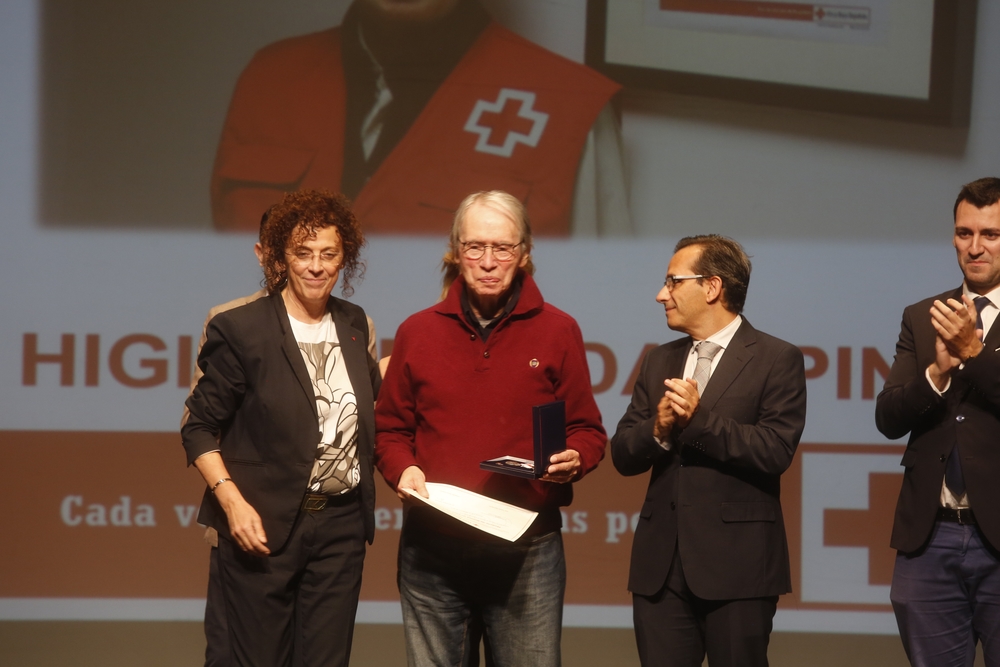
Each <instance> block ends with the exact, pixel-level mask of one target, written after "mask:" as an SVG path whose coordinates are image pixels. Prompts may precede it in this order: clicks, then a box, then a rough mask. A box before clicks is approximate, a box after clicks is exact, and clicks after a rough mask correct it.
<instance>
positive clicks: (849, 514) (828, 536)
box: [823, 472, 903, 586]
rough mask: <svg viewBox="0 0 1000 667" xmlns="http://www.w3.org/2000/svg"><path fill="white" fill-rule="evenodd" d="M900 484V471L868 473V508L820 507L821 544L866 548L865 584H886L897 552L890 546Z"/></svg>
mask: <svg viewBox="0 0 1000 667" xmlns="http://www.w3.org/2000/svg"><path fill="white" fill-rule="evenodd" d="M902 484H903V475H901V474H900V473H882V472H872V473H869V474H868V509H866V510H848V509H832V508H828V509H825V510H823V544H824V545H825V546H831V547H865V548H867V549H868V583H869V584H870V585H872V586H878V585H882V586H888V585H889V584H891V583H892V568H893V566H894V565H895V563H896V551H895V550H894V549H893V548H892V547H890V546H889V535H890V534H891V533H892V520H893V516H894V514H895V509H896V497H897V496H898V495H899V487H900V486H902Z"/></svg>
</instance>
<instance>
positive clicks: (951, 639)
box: [875, 178, 1000, 667]
mask: <svg viewBox="0 0 1000 667" xmlns="http://www.w3.org/2000/svg"><path fill="white" fill-rule="evenodd" d="M954 216H955V235H954V240H953V242H954V245H955V250H956V251H957V253H958V264H959V266H960V267H961V269H962V274H963V275H964V278H965V280H964V282H963V284H962V286H961V287H959V288H958V289H954V290H951V291H950V292H945V293H944V294H939V295H938V296H935V297H931V298H930V299H926V300H924V301H921V302H920V303H916V304H914V305H912V306H910V307H908V308H907V309H906V310H904V311H903V325H902V329H901V331H900V333H899V342H897V343H896V356H895V358H894V359H893V362H892V369H891V370H890V371H889V378H888V379H887V380H886V383H885V388H884V389H883V390H882V393H880V394H879V396H878V400H877V402H876V408H875V420H876V423H877V424H878V429H879V430H880V431H881V432H882V433H884V434H885V435H886V436H887V437H889V438H899V437H902V436H904V435H906V434H907V433H909V435H910V439H909V442H908V443H907V446H906V452H905V453H904V454H903V460H902V462H901V463H902V465H903V466H904V468H905V472H904V474H903V487H902V489H901V490H900V492H899V502H898V503H897V504H896V518H895V521H894V523H893V526H892V540H891V542H890V545H891V546H892V547H893V548H894V549H896V552H897V555H896V567H895V571H894V573H893V577H892V588H891V591H890V598H891V599H892V607H893V610H894V611H895V612H896V622H897V624H898V625H899V634H900V636H901V637H902V639H903V646H904V647H905V649H906V655H907V657H909V659H910V663H911V664H913V665H917V666H922V665H935V666H937V665H967V666H968V667H971V666H972V664H973V660H974V659H975V652H976V641H977V640H982V643H983V653H984V655H985V658H986V664H987V665H997V664H1000V643H998V642H1000V558H998V551H997V548H998V547H1000V484H998V483H997V482H998V479H1000V327H997V326H994V323H995V321H996V318H997V313H998V312H1000V311H998V308H997V306H998V304H1000V179H998V178H982V179H979V180H977V181H973V182H972V183H969V184H968V185H966V186H964V187H963V188H962V191H961V192H960V193H959V195H958V199H957V200H956V201H955V208H954Z"/></svg>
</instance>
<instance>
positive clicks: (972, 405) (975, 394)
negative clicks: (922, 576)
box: [875, 288, 1000, 553]
mask: <svg viewBox="0 0 1000 667" xmlns="http://www.w3.org/2000/svg"><path fill="white" fill-rule="evenodd" d="M961 298H962V290H961V288H960V289H957V290H954V291H951V292H945V293H944V294H939V295H938V296H935V297H931V298H930V299H925V300H924V301H921V302H919V303H915V304H913V305H912V306H909V307H907V308H906V310H904V311H903V324H902V328H901V329H900V332H899V342H897V343H896V356H895V358H894V359H893V362H892V368H891V369H890V371H889V378H888V379H887V380H886V382H885V387H884V388H883V389H882V392H881V393H880V394H879V395H878V399H877V401H876V403H875V423H876V424H877V426H878V430H879V431H881V432H882V433H883V434H884V435H885V436H886V437H887V438H893V439H895V438H901V437H902V436H904V435H906V434H907V433H909V434H910V440H909V443H908V444H907V446H906V451H905V452H904V453H903V460H902V462H901V464H902V465H903V466H904V468H905V472H904V474H903V487H902V489H900V492H899V501H898V502H897V503H896V518H895V521H894V522H893V525H892V540H891V542H890V544H891V546H892V547H893V548H894V549H898V550H899V551H902V552H903V553H912V552H914V551H917V550H919V549H920V548H921V547H922V546H923V545H924V543H926V542H927V540H928V538H929V537H930V534H931V529H932V528H933V527H934V519H935V517H936V514H937V509H938V507H939V506H940V504H941V500H940V498H941V483H942V480H943V479H944V469H945V464H946V462H947V460H948V456H949V455H950V454H951V450H952V448H953V447H954V446H955V445H956V444H960V447H961V452H962V471H963V473H964V475H965V487H966V491H967V492H968V494H969V504H970V505H971V506H972V508H973V509H974V510H975V512H976V521H977V522H978V523H979V527H980V529H982V531H983V533H984V534H985V535H986V539H987V540H989V542H990V544H992V545H994V546H1000V352H998V349H1000V320H998V321H997V322H996V323H995V324H994V325H993V326H992V327H991V328H990V332H989V335H988V336H987V337H986V341H985V348H984V349H983V351H982V352H981V353H980V354H979V355H977V356H976V357H975V358H973V359H970V360H969V361H968V362H967V363H966V364H965V366H964V367H962V368H960V369H956V370H955V371H954V372H953V373H952V376H951V386H950V387H949V388H948V391H947V392H945V395H944V396H939V395H938V394H937V392H935V391H934V390H933V389H932V388H931V385H930V383H929V382H928V381H927V378H926V376H925V372H926V370H927V367H928V366H930V365H931V364H932V363H934V357H935V355H934V339H935V332H934V327H933V326H932V325H931V316H930V309H931V303H932V302H933V301H934V299H941V300H945V299H958V300H961Z"/></svg>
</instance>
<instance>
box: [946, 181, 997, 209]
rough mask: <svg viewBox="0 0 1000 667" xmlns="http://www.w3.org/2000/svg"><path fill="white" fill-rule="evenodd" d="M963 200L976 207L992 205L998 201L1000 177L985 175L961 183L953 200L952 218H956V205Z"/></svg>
mask: <svg viewBox="0 0 1000 667" xmlns="http://www.w3.org/2000/svg"><path fill="white" fill-rule="evenodd" d="M964 201H965V202H969V203H970V204H972V205H973V206H975V207H976V208H986V207H987V206H993V204H996V203H997V202H998V201H1000V178H996V177H994V176H987V177H986V178H980V179H979V180H976V181H972V182H971V183H966V184H965V185H963V186H962V191H961V192H959V193H958V198H957V199H956V200H955V208H954V209H952V212H951V213H952V217H953V218H956V219H957V218H958V205H959V204H961V203H962V202H964Z"/></svg>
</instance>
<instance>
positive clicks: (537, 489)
mask: <svg viewBox="0 0 1000 667" xmlns="http://www.w3.org/2000/svg"><path fill="white" fill-rule="evenodd" d="M531 247H532V245H531V229H530V227H529V225H528V221H527V217H526V214H525V211H524V207H523V206H522V205H521V203H520V202H519V201H518V200H517V199H516V198H514V197H513V196H511V195H509V194H507V193H505V192H498V191H494V192H480V193H477V194H474V195H470V196H469V197H467V198H466V199H465V201H463V202H462V204H461V206H460V207H459V209H458V212H457V214H456V216H455V223H454V226H453V228H452V232H451V243H450V246H449V249H448V252H447V253H446V254H445V257H444V271H445V277H444V282H445V289H446V295H445V297H444V300H443V301H441V302H440V303H438V304H437V305H436V306H433V307H432V308H428V309H427V310H424V311H421V312H419V313H417V314H415V315H413V316H411V317H410V318H409V319H407V320H406V321H405V322H404V323H403V324H402V325H401V326H400V328H399V331H398V332H397V334H396V339H395V343H394V347H393V354H392V362H391V363H390V364H389V368H388V370H387V371H386V377H385V380H384V381H383V384H382V389H381V393H380V394H379V402H378V406H377V414H376V428H377V435H376V464H377V465H378V468H379V470H380V471H381V473H382V475H383V476H384V477H385V479H386V481H387V482H388V483H389V484H390V485H391V486H392V487H393V488H395V489H396V491H397V493H398V494H399V495H400V497H401V498H404V499H405V495H406V494H405V493H403V492H402V491H401V489H404V488H408V489H414V490H415V491H416V492H418V493H420V494H422V495H424V496H425V497H426V496H427V491H426V488H425V483H426V482H428V481H431V482H443V483H447V484H454V485H456V486H460V487H462V488H465V489H469V490H471V491H475V492H477V493H481V494H484V495H486V496H489V497H492V498H495V499H498V500H502V501H505V502H509V503H512V504H514V505H518V506H520V507H524V508H526V509H530V510H534V511H537V512H538V513H539V514H538V517H537V518H536V519H535V521H534V523H533V524H532V526H531V527H530V528H529V529H528V531H527V533H526V534H525V535H524V536H522V537H521V538H520V539H519V540H517V541H516V542H504V541H502V540H499V539H496V538H492V537H490V536H489V535H487V534H486V533H482V532H480V531H477V530H475V529H473V528H470V527H468V526H466V525H465V524H461V523H458V522H457V521H454V520H452V519H450V518H448V517H447V516H445V515H444V514H441V513H438V512H437V511H436V510H432V509H428V508H424V507H412V508H410V510H409V512H408V514H407V518H406V521H405V523H404V526H403V533H402V537H401V539H400V556H399V589H400V600H401V603H402V608H403V626H404V630H405V633H406V644H407V655H408V662H409V664H410V665H431V664H434V665H439V664H460V662H461V659H462V656H463V655H464V653H465V651H466V650H467V649H468V646H467V643H468V641H469V636H470V634H469V631H468V630H469V623H470V620H471V619H473V618H480V619H482V623H483V626H484V629H485V632H486V635H487V637H488V640H489V643H490V649H491V653H492V657H493V661H494V664H496V665H497V667H510V666H512V665H524V666H525V667H528V666H530V667H544V666H556V665H559V663H560V653H559V645H560V630H561V626H562V604H563V594H564V592H565V586H566V568H565V560H564V556H563V545H562V535H561V532H560V529H561V516H560V511H559V508H560V507H562V506H565V505H568V504H569V503H570V501H571V500H572V497H573V488H572V486H571V483H572V482H574V481H576V480H578V479H580V478H581V477H583V476H584V475H585V474H587V473H588V472H590V471H591V470H593V469H594V468H595V467H596V466H597V464H598V462H600V460H601V458H602V457H603V456H604V448H605V445H606V444H607V436H606V435H605V432H604V428H603V427H602V425H601V415H600V412H599V411H598V409H597V404H596V403H595V402H594V397H593V394H592V392H591V385H590V372H589V370H588V368H587V358H586V352H585V350H584V347H583V338H582V336H581V334H580V328H579V326H578V325H577V323H576V321H575V320H574V319H573V318H572V317H570V316H569V315H567V314H566V313H564V312H562V311H560V310H558V309H556V308H554V307H553V306H551V305H549V304H547V303H545V301H544V300H543V299H542V295H541V292H539V290H538V286H537V285H536V284H535V281H534V280H533V279H532V277H531V275H532V273H533V272H534V267H533V265H532V262H531ZM551 401H565V402H566V447H567V448H566V450H565V451H563V452H560V453H558V454H554V455H553V456H552V457H551V459H550V461H549V466H548V468H547V470H546V473H545V475H544V476H543V477H542V478H541V479H539V480H528V479H522V478H518V477H513V476H507V475H498V474H494V473H490V472H486V471H483V470H481V469H480V467H479V463H480V461H483V460H485V459H491V458H495V457H499V456H503V455H514V456H520V457H523V458H527V459H531V458H532V456H533V450H532V446H533V445H532V437H531V433H532V422H531V419H532V418H531V408H532V406H535V405H539V404H542V403H548V402H551Z"/></svg>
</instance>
